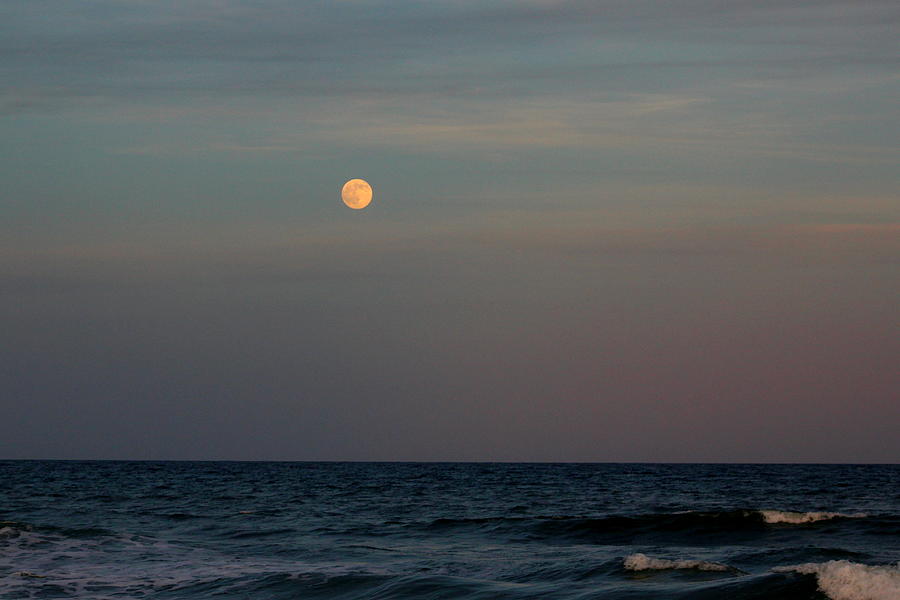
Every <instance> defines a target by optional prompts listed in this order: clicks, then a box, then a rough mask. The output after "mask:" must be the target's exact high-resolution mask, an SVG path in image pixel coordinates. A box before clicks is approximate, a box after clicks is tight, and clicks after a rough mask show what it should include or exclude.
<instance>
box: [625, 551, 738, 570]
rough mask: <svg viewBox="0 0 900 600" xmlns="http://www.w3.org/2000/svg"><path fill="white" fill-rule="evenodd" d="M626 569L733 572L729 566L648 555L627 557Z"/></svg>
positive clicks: (639, 554)
mask: <svg viewBox="0 0 900 600" xmlns="http://www.w3.org/2000/svg"><path fill="white" fill-rule="evenodd" d="M623 564H624V567H625V568H626V569H628V570H629V571H665V570H670V569H693V570H696V571H732V570H733V569H732V568H731V567H729V566H728V565H723V564H721V563H715V562H707V561H705V560H669V559H666V558H651V557H649V556H647V555H646V554H641V553H640V552H639V553H637V554H631V555H629V556H626V557H625V560H624V563H623Z"/></svg>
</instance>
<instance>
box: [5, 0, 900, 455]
mask: <svg viewBox="0 0 900 600" xmlns="http://www.w3.org/2000/svg"><path fill="white" fill-rule="evenodd" d="M898 27H900V5H898V4H897V2H895V1H884V2H882V1H874V0H872V1H870V0H853V1H849V0H848V1H838V2H829V1H827V0H817V1H815V2H812V1H805V0H778V1H769V0H731V1H729V2H721V1H719V0H715V1H713V0H671V1H662V0H653V1H650V0H627V1H626V0H596V1H590V2H588V1H579V0H573V1H564V0H562V1H552V0H546V1H541V0H519V1H506V0H477V1H475V0H472V1H470V0H453V1H451V0H435V1H433V2H411V1H408V0H389V1H387V0H386V1H380V0H372V1H368V0H327V1H324V0H323V1H319V0H305V1H304V2H292V1H287V0H252V1H251V0H194V1H191V2H182V1H174V0H173V1H167V0H153V1H143V0H130V1H119V0H116V1H113V0H96V1H92V0H85V1H83V2H69V1H67V0H31V1H29V2H16V1H6V2H0V217H2V219H0V328H2V343H0V411H2V418H0V458H61V459H197V460H206V459H226V460H411V461H441V460H451V461H453V460H460V461H469V460H473V461H616V462H618V461H650V462H897V460H898V458H900V435H897V432H898V431H900V401H898V399H900V392H898V390H900V368H898V364H900V363H898V356H900V302H898V298H900V126H898V123H900V108H898V107H900V104H898V102H897V98H898V97H900V69H898V67H900V46H898V44H897V36H896V34H897V31H898ZM353 178H362V179H365V180H367V181H368V182H369V183H370V184H371V185H372V188H373V190H374V197H373V200H372V203H371V204H370V205H369V206H368V207H367V208H366V209H364V210H350V209H349V208H347V207H345V206H344V205H343V204H342V203H341V197H340V190H341V186H342V185H343V183H344V182H345V181H347V180H349V179H353Z"/></svg>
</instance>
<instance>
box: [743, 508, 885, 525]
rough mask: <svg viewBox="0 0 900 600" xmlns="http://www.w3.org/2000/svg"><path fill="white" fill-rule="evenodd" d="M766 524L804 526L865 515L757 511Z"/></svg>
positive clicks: (861, 517) (864, 514)
mask: <svg viewBox="0 0 900 600" xmlns="http://www.w3.org/2000/svg"><path fill="white" fill-rule="evenodd" d="M756 512H758V513H759V514H760V515H762V518H763V520H764V521H765V522H766V523H770V524H775V523H787V524H790V525H805V524H807V523H816V522H818V521H830V520H832V519H865V518H866V517H868V516H869V515H868V514H866V513H852V514H848V513H839V512H793V511H789V510H759V511H756Z"/></svg>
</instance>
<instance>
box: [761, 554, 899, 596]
mask: <svg viewBox="0 0 900 600" xmlns="http://www.w3.org/2000/svg"><path fill="white" fill-rule="evenodd" d="M772 570H773V571H775V572H782V573H783V572H794V573H800V574H803V575H815V576H816V581H817V583H818V584H819V590H820V591H821V592H822V593H824V594H825V595H827V596H828V597H829V598H831V600H897V599H898V598H900V563H898V564H897V565H887V566H873V565H863V564H860V563H854V562H850V561H847V560H831V561H828V562H825V563H806V564H802V565H792V566H787V567H775V568H774V569H772Z"/></svg>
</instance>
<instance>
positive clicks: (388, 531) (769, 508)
mask: <svg viewBox="0 0 900 600" xmlns="http://www.w3.org/2000/svg"><path fill="white" fill-rule="evenodd" d="M898 561H900V466H898V465H662V464H487V463H290V462H252V463H240V462H75V461H58V462H55V461H7V462H0V598H4V599H7V598H9V599H12V598H90V599H105V598H154V599H163V598H165V599H176V598H177V599H186V600H188V599H193V598H225V599H228V598H233V599H238V598H240V599H282V598H284V599H287V598H312V599H325V598H347V599H354V598H359V599H361V598H372V599H378V598H381V599H402V598H415V599H429V598H432V599H439V598H448V599H449V598H454V599H456V598H460V599H467V598H469V599H476V598H477V599H490V598H509V599H515V598H542V599H543V598H546V599H570V598H571V599H575V598H577V599H592V598H608V599H657V598H659V599H663V598H665V599H670V598H697V599H757V598H758V599H761V600H762V599H765V600H776V599H785V600H787V599H826V598H830V599H832V600H898V599H900V563H898Z"/></svg>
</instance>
